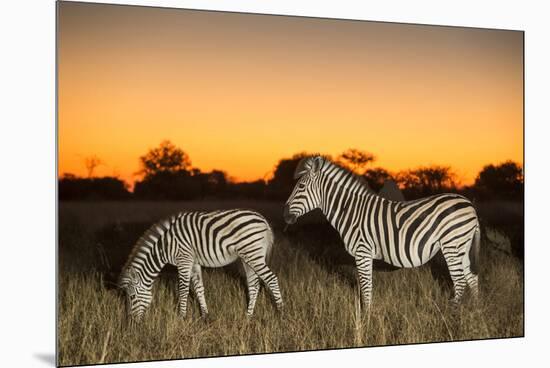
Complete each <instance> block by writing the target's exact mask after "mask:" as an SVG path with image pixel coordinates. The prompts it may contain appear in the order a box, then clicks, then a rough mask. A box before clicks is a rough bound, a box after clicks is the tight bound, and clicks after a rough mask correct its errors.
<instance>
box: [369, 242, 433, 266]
mask: <svg viewBox="0 0 550 368" xmlns="http://www.w3.org/2000/svg"><path fill="white" fill-rule="evenodd" d="M436 244H437V242H434V243H430V244H423V245H422V244H410V245H404V244H399V246H395V244H388V245H387V247H386V250H385V251H382V250H380V251H377V252H376V256H375V258H377V259H381V260H383V261H384V262H386V263H388V264H390V265H392V266H395V267H400V268H412V267H419V266H422V265H423V264H426V263H427V262H428V261H429V260H430V259H432V258H433V256H434V255H435V254H436V253H437V250H438V249H439V248H438V247H437V246H436ZM406 247H407V248H406Z"/></svg>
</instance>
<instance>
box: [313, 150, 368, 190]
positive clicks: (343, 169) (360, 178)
mask: <svg viewBox="0 0 550 368" xmlns="http://www.w3.org/2000/svg"><path fill="white" fill-rule="evenodd" d="M323 160H324V162H325V163H326V164H324V165H323V166H322V169H321V170H322V171H324V172H326V170H327V168H328V167H335V168H336V169H337V171H339V172H344V173H345V174H346V175H349V176H352V177H353V178H354V179H355V180H356V181H357V182H359V183H360V184H361V186H362V187H363V188H365V189H366V190H367V191H368V192H369V193H372V194H374V195H378V194H376V192H374V190H372V189H371V187H370V186H369V183H367V181H366V180H365V178H364V177H363V176H362V175H358V174H356V173H354V172H353V171H351V170H350V169H348V168H346V167H344V166H342V165H341V164H339V163H337V162H334V161H333V160H330V159H326V158H323Z"/></svg>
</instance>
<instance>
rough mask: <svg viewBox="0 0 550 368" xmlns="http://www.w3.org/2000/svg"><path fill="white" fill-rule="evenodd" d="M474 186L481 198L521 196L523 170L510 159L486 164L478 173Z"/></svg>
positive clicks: (517, 197) (516, 197) (513, 197)
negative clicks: (497, 163)
mask: <svg viewBox="0 0 550 368" xmlns="http://www.w3.org/2000/svg"><path fill="white" fill-rule="evenodd" d="M474 188H475V191H476V193H477V194H478V196H480V197H481V198H487V199H489V198H500V199H520V198H523V170H522V168H521V166H519V165H518V164H517V163H515V162H512V161H506V162H503V163H501V164H500V165H496V166H495V165H492V164H491V165H486V166H484V167H483V169H482V170H481V171H480V173H479V174H478V176H477V178H476V180H475V184H474Z"/></svg>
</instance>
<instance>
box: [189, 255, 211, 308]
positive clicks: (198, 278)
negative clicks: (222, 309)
mask: <svg viewBox="0 0 550 368" xmlns="http://www.w3.org/2000/svg"><path fill="white" fill-rule="evenodd" d="M191 283H192V285H193V290H194V291H195V295H196V296H197V299H198V300H199V306H200V309H201V315H202V316H203V317H206V316H207V315H208V307H207V306H206V299H205V297H204V285H203V283H202V270H201V266H200V265H199V264H197V263H195V264H194V265H193V269H192V271H191Z"/></svg>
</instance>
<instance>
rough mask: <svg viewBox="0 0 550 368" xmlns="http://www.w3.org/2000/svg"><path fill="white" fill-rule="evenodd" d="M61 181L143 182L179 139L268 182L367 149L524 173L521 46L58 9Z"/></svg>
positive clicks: (104, 8)
mask: <svg viewBox="0 0 550 368" xmlns="http://www.w3.org/2000/svg"><path fill="white" fill-rule="evenodd" d="M58 20H59V28H58V29H59V33H58V37H59V42H58V46H59V59H58V60H59V63H58V77H59V83H58V86H59V90H58V92H59V109H58V113H59V173H60V174H63V173H67V172H70V173H73V174H77V175H83V176H84V175H86V167H85V165H84V160H85V157H88V156H91V155H96V156H98V157H99V158H100V159H101V160H102V161H103V163H104V164H103V165H101V166H99V167H98V168H97V169H96V172H95V174H96V175H100V176H101V175H118V176H120V177H121V178H122V179H124V180H126V181H127V182H129V183H131V182H133V181H134V180H136V179H137V177H136V176H135V175H134V173H135V172H137V171H138V170H139V156H141V155H143V154H144V153H145V152H146V151H147V150H148V149H149V148H152V147H155V146H157V145H158V144H159V143H160V142H161V141H162V140H164V139H169V140H171V141H172V142H173V143H174V144H175V145H177V146H179V147H181V148H182V149H183V150H184V151H185V152H187V153H188V154H189V156H190V158H191V161H192V164H193V166H194V167H198V168H200V169H201V170H203V171H209V170H211V169H222V170H225V171H226V172H227V173H228V174H229V175H231V176H232V177H234V178H235V179H237V180H254V179H258V178H262V177H265V176H266V175H268V174H269V173H270V172H271V171H272V170H273V168H274V166H275V164H276V163H277V161H278V160H279V159H280V158H283V157H289V156H291V155H292V154H294V153H297V152H301V151H307V152H321V153H326V154H331V155H333V156H336V155H338V154H339V153H341V152H342V151H344V150H345V149H347V148H359V149H363V150H366V151H369V152H372V153H374V154H375V155H376V157H377V161H376V162H375V166H382V167H385V168H387V169H389V170H392V171H398V170H402V169H407V168H414V167H419V166H427V165H432V164H437V165H448V166H451V167H452V168H453V169H454V171H455V172H456V173H457V174H458V178H459V179H460V180H461V181H462V182H463V183H465V184H468V183H471V182H472V181H473V179H474V178H475V176H476V174H477V173H478V172H479V170H480V169H481V168H482V167H483V166H484V165H485V164H488V163H498V162H501V161H504V160H507V159H511V160H514V161H516V162H518V163H520V164H522V163H523V34H522V33H521V32H514V31H501V30H479V29H465V28H453V27H433V26H417V25H402V24H390V23H376V22H364V21H339V20H327V19H313V18H298V17H281V16H265V15H252V14H235V13H221V12H220V13H216V12H203V11H189V10H175V9H160V8H147V7H130V6H113V5H98V4H84V3H60V4H59V18H58Z"/></svg>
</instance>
